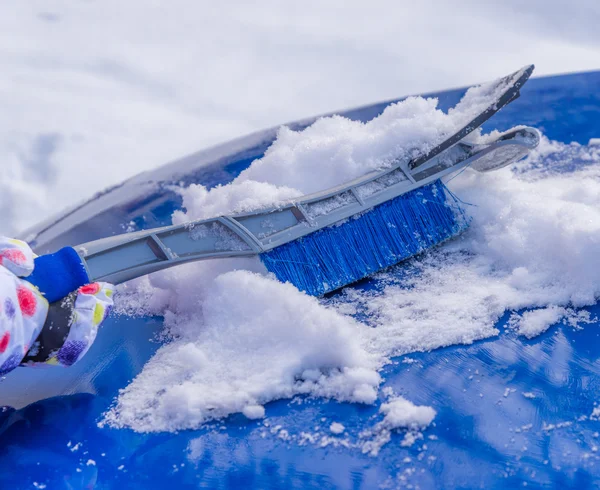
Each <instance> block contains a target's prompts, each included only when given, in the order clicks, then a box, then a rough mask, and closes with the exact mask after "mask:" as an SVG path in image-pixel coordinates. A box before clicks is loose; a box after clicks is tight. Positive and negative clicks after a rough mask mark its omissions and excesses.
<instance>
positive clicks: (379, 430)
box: [361, 396, 436, 456]
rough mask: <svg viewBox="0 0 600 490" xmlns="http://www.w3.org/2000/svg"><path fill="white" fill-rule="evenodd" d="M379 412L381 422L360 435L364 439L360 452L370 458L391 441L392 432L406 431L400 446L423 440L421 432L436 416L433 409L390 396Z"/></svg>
mask: <svg viewBox="0 0 600 490" xmlns="http://www.w3.org/2000/svg"><path fill="white" fill-rule="evenodd" d="M379 412H380V413H382V414H384V417H383V420H382V421H381V422H378V423H377V424H376V425H375V427H373V428H372V429H367V430H365V431H363V433H362V434H361V437H362V438H363V439H366V440H365V442H363V444H362V452H363V453H364V454H369V455H370V456H377V455H378V454H379V451H381V448H382V447H383V446H385V445H386V444H387V443H388V442H389V441H390V440H391V438H392V432H394V431H398V430H399V429H407V431H406V432H405V433H404V437H403V439H402V441H401V442H400V446H402V447H410V446H412V445H413V444H414V443H415V442H416V441H417V440H419V439H423V434H422V433H421V430H423V429H425V428H426V427H428V426H429V425H430V424H431V423H432V422H433V419H434V418H435V416H436V412H435V410H434V409H433V408H431V407H427V406H417V405H415V404H413V403H412V402H410V401H409V400H407V399H406V398H404V397H402V396H391V397H390V398H389V400H388V401H387V402H386V403H382V404H381V406H380V407H379ZM424 448H425V446H424Z"/></svg>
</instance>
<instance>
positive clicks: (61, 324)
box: [0, 237, 113, 376]
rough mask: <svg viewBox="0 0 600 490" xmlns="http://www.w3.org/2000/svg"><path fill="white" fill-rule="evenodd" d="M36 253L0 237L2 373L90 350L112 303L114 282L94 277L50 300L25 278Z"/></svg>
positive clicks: (66, 360) (67, 362)
mask: <svg viewBox="0 0 600 490" xmlns="http://www.w3.org/2000/svg"><path fill="white" fill-rule="evenodd" d="M33 259H34V255H33V252H32V251H31V249H30V248H29V246H28V245H27V244H26V243H25V242H22V241H20V240H12V239H10V238H4V237H0V376H2V375H4V374H6V373H8V372H9V371H11V370H13V369H14V368H15V367H17V366H18V365H19V364H21V365H27V366H29V365H35V364H54V365H62V366H71V365H73V364H74V363H76V362H77V361H78V360H79V359H81V357H83V355H84V354H85V353H86V352H87V351H88V349H89V348H90V346H91V345H92V343H93V342H94V340H95V338H96V334H97V333H98V327H99V326H100V324H101V323H102V321H103V320H104V319H105V318H106V316H107V315H108V312H109V309H110V307H111V306H112V304H113V301H112V293H113V291H112V289H113V286H112V285H111V284H108V283H102V282H96V283H92V284H88V285H86V286H83V287H81V288H79V290H78V291H75V292H73V293H72V294H71V295H69V296H67V297H66V298H65V299H63V300H62V301H57V302H56V303H52V304H50V305H49V304H48V302H47V301H46V299H45V298H44V297H43V296H42V295H41V294H40V292H39V291H38V290H37V288H36V287H35V286H33V285H31V284H29V283H28V282H27V281H26V280H25V279H21V277H26V276H28V275H29V274H31V272H32V271H33V267H34V263H33Z"/></svg>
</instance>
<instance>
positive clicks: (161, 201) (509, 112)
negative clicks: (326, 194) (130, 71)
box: [0, 72, 600, 489]
mask: <svg viewBox="0 0 600 490" xmlns="http://www.w3.org/2000/svg"><path fill="white" fill-rule="evenodd" d="M461 94H462V91H461V90H453V91H449V92H444V93H441V94H438V95H439V97H440V103H441V106H442V107H443V108H447V107H450V106H452V105H453V104H455V103H456V102H457V101H458V99H459V98H460V96H461ZM386 105H387V103H382V104H377V105H373V106H368V107H364V108H361V109H357V110H352V111H348V112H347V113H346V115H348V116H350V117H353V118H356V119H361V120H368V119H371V118H372V117H373V116H375V115H377V114H378V113H380V112H381V111H382V110H383V108H384V107H385V106H386ZM309 122H310V121H303V122H301V123H298V124H297V126H299V127H301V126H303V125H305V124H308V123H309ZM517 123H523V124H529V125H532V126H537V127H539V128H541V129H543V131H544V132H545V134H546V135H547V136H548V137H550V138H552V139H556V140H559V141H567V142H568V141H572V140H575V141H578V142H580V143H587V141H588V140H589V139H590V138H591V137H598V136H600V72H594V73H587V74H575V75H567V76H560V77H551V78H542V79H534V80H532V81H530V82H529V83H528V84H527V85H526V86H525V88H524V90H523V91H522V97H521V98H520V99H519V100H518V101H516V102H514V103H513V104H512V105H510V106H509V107H507V108H506V109H504V110H503V111H502V112H501V113H499V114H498V115H497V116H495V117H494V119H493V120H492V121H491V122H490V123H488V129H490V128H492V127H498V128H499V129H507V128H508V127H510V126H512V125H514V124H517ZM273 137H274V131H273V130H268V131H265V132H263V133H257V134H256V135H252V136H250V137H247V138H243V139H241V140H237V141H234V142H232V143H230V144H227V145H223V146H222V147H220V148H216V149H211V150H208V151H207V152H202V153H200V154H196V155H192V156H190V157H187V158H185V159H183V160H180V161H178V162H174V163H173V164H170V165H167V166H165V167H163V168H162V169H159V170H157V171H155V172H151V173H147V174H143V175H141V176H138V177H136V178H134V179H131V180H130V181H128V182H126V183H124V184H123V185H121V186H117V187H115V188H114V189H112V190H111V191H109V192H107V193H105V194H103V195H100V196H96V197H95V198H94V199H93V200H92V201H90V203H88V204H86V205H84V206H82V207H80V208H78V209H75V210H73V211H71V212H70V213H69V214H68V215H67V216H66V217H63V218H62V219H59V220H55V221H54V222H49V223H47V224H46V225H45V226H43V227H41V228H40V230H39V233H37V236H36V238H35V243H36V245H37V250H38V252H47V251H51V250H56V249H57V248H59V247H60V246H63V245H67V244H73V243H80V242H84V241H87V240H92V239H95V238H100V237H101V236H103V235H107V234H110V233H119V232H122V231H123V227H124V226H126V225H127V224H128V223H130V222H133V223H134V224H135V225H136V226H138V227H149V226H159V225H162V224H167V223H168V222H169V219H170V214H171V212H172V211H173V210H174V209H176V208H177V207H178V206H179V205H180V201H179V199H178V197H177V196H176V195H174V194H173V193H172V192H171V191H169V190H168V189H167V187H166V186H167V185H168V184H169V183H172V182H178V181H184V182H186V183H190V182H201V183H203V184H206V185H211V186H212V185H215V184H217V183H225V182H228V181H229V180H231V179H232V178H233V177H235V175H237V174H238V173H239V172H240V171H241V170H243V169H244V168H245V167H246V166H247V165H248V164H249V163H250V162H251V161H252V159H253V158H255V157H258V156H260V155H261V154H262V152H264V150H265V149H266V148H267V147H268V145H269V143H270V142H271V140H272V138H273ZM359 287H376V285H375V284H372V283H370V282H368V281H367V282H364V283H362V284H361V285H360V286H359ZM589 310H590V312H591V313H592V316H596V317H600V306H598V305H596V306H594V307H591V308H589ZM507 320H508V315H507V316H506V317H505V318H503V319H502V320H501V321H500V322H499V323H498V325H497V327H498V328H499V329H500V330H501V332H502V333H501V335H500V336H499V337H498V338H494V339H490V340H487V341H482V342H477V343H475V344H473V345H471V346H457V347H451V348H445V349H439V350H436V351H434V352H430V353H424V354H416V355H414V354H413V355H411V356H410V357H411V358H413V359H415V360H416V361H417V363H416V364H414V363H413V364H404V363H395V364H392V365H389V366H387V367H386V369H385V371H384V373H383V376H384V378H385V385H384V386H390V387H393V388H394V389H395V390H396V391H397V392H399V393H401V394H403V395H406V396H407V398H409V399H410V400H411V401H413V402H415V403H417V404H427V405H431V406H433V407H435V408H436V410H438V416H437V417H436V419H435V426H434V427H432V428H430V429H429V430H428V431H427V432H426V437H427V436H428V435H430V434H432V435H435V436H436V437H437V439H435V440H429V439H426V440H425V441H422V442H421V443H419V444H415V445H414V446H413V447H410V448H403V447H401V446H400V445H399V441H400V437H401V436H393V439H392V442H391V443H390V444H388V445H386V446H385V447H384V448H383V449H382V451H381V453H380V455H379V456H378V457H377V458H373V457H370V456H366V455H363V454H361V452H360V451H358V450H357V449H345V448H333V447H327V448H316V447H314V446H312V445H308V446H303V447H301V446H298V445H297V444H290V443H287V442H285V441H283V440H281V439H278V438H276V437H271V436H267V437H265V438H263V437H262V435H261V434H262V433H263V432H264V427H262V425H260V423H257V422H251V421H248V420H246V419H245V418H244V417H242V416H233V417H230V418H229V419H227V420H226V421H224V422H222V423H216V424H211V425H210V426H208V427H205V428H203V429H201V430H197V431H184V432H181V433H178V434H149V435H148V434H136V433H134V432H132V431H129V430H115V429H107V428H99V427H98V426H97V421H98V419H99V417H100V415H101V414H102V413H103V411H105V410H106V408H107V407H108V406H110V404H111V402H112V400H113V399H114V397H115V395H116V394H117V392H118V390H119V389H120V388H122V387H124V386H126V385H127V383H128V382H129V381H130V380H131V379H132V378H133V377H134V376H135V375H136V374H137V373H138V372H139V371H140V369H141V367H142V366H143V364H144V362H145V361H146V360H148V359H149V358H150V357H151V356H152V354H153V352H155V350H156V349H157V348H158V346H159V344H158V343H157V342H156V341H154V340H153V338H154V335H155V334H156V333H157V332H158V331H160V328H161V323H160V319H156V318H142V319H132V318H125V317H112V318H110V319H109V320H108V321H107V322H106V324H105V325H104V327H103V329H102V330H101V332H100V334H99V337H98V341H97V342H96V344H95V345H94V346H93V348H92V349H91V350H90V352H89V353H88V355H87V356H86V357H85V359H84V360H83V361H82V362H81V363H80V364H79V365H76V366H75V367H73V368H70V369H68V370H61V369H50V370H49V369H45V370H31V369H19V370H17V371H16V372H14V373H12V374H11V375H10V376H9V377H7V379H6V380H5V381H4V382H3V383H1V384H0V405H5V404H7V405H11V406H12V407H14V408H7V409H5V410H4V411H3V412H1V413H0V488H33V485H34V482H36V483H37V484H38V485H39V484H45V485H46V488H52V489H55V488H58V489H62V488H64V489H71V488H165V487H171V488H200V487H201V488H291V487H295V488H321V489H325V488H374V487H377V486H379V485H382V484H383V485H388V486H389V487H391V488H396V487H407V486H408V485H414V486H419V487H420V488H456V487H460V488H511V487H521V486H522V485H523V484H524V483H527V484H528V488H532V487H533V488H540V487H544V488H592V487H595V486H596V484H597V483H598V482H599V481H600V461H599V460H598V456H597V454H598V452H596V447H597V446H599V447H600V435H599V434H598V432H600V422H598V421H593V420H590V419H589V418H587V417H586V418H585V419H580V417H581V416H589V415H590V414H591V412H592V410H593V408H594V402H596V401H597V396H598V395H597V393H598V387H599V383H600V377H599V374H600V373H599V371H600V364H599V362H598V359H599V358H600V339H599V333H598V332H599V331H598V329H597V327H598V324H596V325H587V326H586V327H585V328H584V329H583V330H573V329H572V328H570V327H565V326H561V327H558V328H552V329H550V331H548V332H547V333H545V334H543V335H541V336H539V337H536V338H535V339H533V340H531V341H527V340H523V339H522V338H517V337H516V336H515V335H514V333H511V332H510V331H507V330H505V326H506V322H507ZM507 386H509V387H510V388H512V389H515V390H516V391H515V393H514V394H511V395H509V396H507V397H505V396H504V392H505V389H506V387H507ZM523 392H533V393H535V395H536V397H535V398H526V397H524V396H522V393H523ZM376 411H377V408H376V407H365V406H358V405H351V404H340V403H335V402H324V401H317V400H311V401H306V402H305V403H302V404H290V403H289V402H288V401H281V402H275V403H271V404H269V405H268V407H267V414H268V416H269V420H270V422H271V423H272V424H274V425H275V424H278V423H281V424H282V425H284V426H285V427H286V429H288V430H289V431H290V433H292V434H293V433H296V434H297V433H299V432H301V431H303V430H306V429H307V428H314V427H315V426H321V427H328V426H329V424H330V423H331V422H332V421H334V420H335V421H343V423H344V425H345V426H346V429H347V431H348V433H350V434H354V435H356V434H357V433H358V431H360V430H361V428H364V426H365V421H366V420H368V419H369V418H370V417H372V416H374V415H375V414H376ZM322 419H324V421H323V420H322ZM372 420H373V419H371V422H372ZM548 424H554V425H555V427H554V428H552V427H549V426H548ZM597 431H598V432H597ZM423 443H425V444H427V450H426V451H421V450H420V449H421V448H422V445H423ZM420 454H423V456H422V457H421V456H420ZM406 457H410V458H411V462H410V464H408V463H404V462H403V461H404V459H405V458H406ZM91 461H93V463H92V462H91ZM407 469H410V470H409V471H407Z"/></svg>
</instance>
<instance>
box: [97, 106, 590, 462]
mask: <svg viewBox="0 0 600 490" xmlns="http://www.w3.org/2000/svg"><path fill="white" fill-rule="evenodd" d="M458 119H460V118H458V116H457V115H456V114H455V115H445V114H443V113H442V112H440V111H438V110H437V109H435V103H434V102H433V101H427V100H423V99H416V98H413V99H408V100H407V101H405V102H402V103H400V104H396V105H394V106H391V107H389V108H388V109H387V110H386V111H385V112H384V113H383V114H382V115H381V116H379V117H378V118H376V119H374V120H373V121H371V122H369V123H366V124H363V123H360V122H353V121H349V120H346V119H343V118H340V117H333V118H324V119H321V120H319V121H317V122H316V123H315V124H314V125H313V126H311V127H309V128H307V129H306V130H304V131H302V132H293V131H290V130H289V129H282V130H281V131H280V135H279V139H278V140H277V142H276V143H274V145H273V146H272V147H271V148H270V149H269V151H268V152H267V154H266V155H265V157H264V158H262V159H260V160H257V161H255V162H253V164H252V165H251V166H250V167H249V168H248V169H247V170H246V171H245V172H243V173H242V174H241V175H240V176H239V177H238V179H236V180H235V181H234V182H233V183H232V184H230V185H227V186H221V187H216V188H214V189H211V190H207V189H205V188H204V187H202V186H191V187H190V188H188V189H186V190H183V191H182V194H183V196H184V205H185V207H186V209H187V213H183V212H177V213H176V214H175V216H174V220H175V221H179V222H180V221H182V220H186V219H193V218H201V217H206V216H209V215H215V214H220V213H224V212H228V211H241V210H246V209H250V208H253V209H254V208H256V207H258V206H263V205H266V204H270V203H272V202H274V201H281V200H286V199H289V198H292V197H294V196H295V195H297V194H298V193H306V192H312V191H315V190H318V189H320V188H323V187H327V186H330V185H333V184H335V183H339V182H341V181H344V180H347V179H349V178H353V177H355V176H357V175H360V174H361V173H365V172H367V171H370V170H373V169H375V168H378V167H380V166H384V165H387V164H389V162H390V161H391V160H392V159H394V158H410V157H411V156H414V155H415V154H418V153H419V152H422V151H425V149H426V148H427V147H428V145H429V144H431V142H432V141H437V138H439V137H441V135H443V134H446V133H448V132H453V130H455V129H457V128H456V127H455V124H456V121H457V120H458ZM453 121H454V122H453ZM477 138H479V136H477V135H476V136H475V137H474V139H477ZM397 142H399V143H398V144H396V143H397ZM544 162H545V164H544ZM569 165H571V166H573V165H574V166H575V168H572V169H571V168H569ZM517 170H518V171H512V170H511V169H510V168H505V169H502V170H500V171H498V172H493V173H489V174H478V173H476V172H475V171H472V170H467V171H465V172H463V173H462V174H461V175H460V176H459V177H458V178H456V179H454V180H452V182H451V183H450V184H449V185H450V187H451V188H452V190H453V191H455V192H456V193H457V194H459V195H460V196H461V198H463V199H464V200H465V201H467V202H471V203H476V205H477V206H468V207H467V211H468V212H469V213H471V215H472V218H473V222H472V226H471V229H470V231H469V232H467V233H466V234H465V235H464V236H463V237H462V238H461V239H458V240H455V241H453V242H451V243H448V244H447V245H445V246H444V247H442V248H440V249H438V250H436V251H433V252H432V253H430V254H427V255H425V256H423V257H420V258H418V259H416V260H413V261H411V262H409V263H408V264H403V265H402V266H401V267H397V268H396V269H395V270H393V271H391V272H388V273H385V274H380V275H379V276H378V281H379V283H380V286H381V287H380V290H379V291H376V292H364V291H363V292H360V291H357V290H353V289H349V290H347V291H346V293H345V294H344V295H341V296H338V297H335V298H334V299H330V300H320V301H317V300H315V299H313V298H309V297H307V296H305V295H304V294H302V293H300V292H299V291H298V290H296V289H295V288H294V287H292V286H291V285H289V284H288V285H285V284H280V283H278V282H276V281H274V280H273V279H271V278H269V277H268V276H267V277H265V276H263V275H260V274H257V272H262V273H264V269H263V267H262V264H260V262H259V261H258V260H257V259H237V260H233V259H231V260H218V261H210V262H202V263H196V264H190V265H186V266H184V267H181V268H176V269H172V270H169V271H165V272H161V273H157V274H154V275H152V276H150V277H149V278H145V279H142V280H140V281H138V284H137V286H136V285H130V286H128V287H126V288H124V289H122V290H121V293H123V292H124V291H125V292H127V291H129V293H128V294H127V295H126V296H124V295H123V294H121V298H122V299H121V308H122V309H123V310H126V311H132V310H135V309H139V311H140V312H149V313H154V314H162V315H164V317H165V326H166V330H165V335H166V336H167V337H168V338H169V339H171V342H170V343H168V344H167V345H165V346H163V347H162V348H161V349H160V350H159V351H158V353H157V354H156V356H155V357H154V358H153V359H152V360H151V361H150V362H149V363H148V364H147V365H146V366H145V367H144V369H143V371H142V372H141V373H140V374H139V375H138V377H137V378H136V379H135V380H134V381H133V382H132V383H131V384H130V385H129V386H128V387H127V388H126V389H125V390H124V391H123V392H122V393H121V395H120V396H119V398H118V400H117V402H116V405H115V406H114V408H113V409H112V410H111V411H110V412H109V413H108V414H107V415H106V420H105V421H106V422H108V423H109V424H110V425H113V426H118V427H125V426H127V427H131V428H133V429H135V430H139V431H160V430H179V429H185V428H195V427H198V426H199V425H201V424H202V423H204V422H205V421H207V420H211V419H214V418H221V417H225V416H227V415H229V414H232V413H238V412H241V413H243V414H244V415H246V416H247V417H248V418H251V419H255V418H261V417H263V416H264V404H265V403H267V402H269V401H271V400H275V399H280V398H290V397H293V396H294V395H297V394H307V395H314V396H324V397H330V398H335V399H338V400H346V401H353V402H363V403H372V402H374V401H375V400H376V398H377V388H378V386H379V384H380V377H379V375H378V369H379V368H380V367H381V366H382V365H384V364H385V363H387V362H388V361H389V358H390V356H393V355H398V354H405V353H409V352H414V351H426V350H430V349H434V348H437V347H441V346H447V345H452V344H457V343H470V342H473V341H475V340H477V339H482V338H486V337H490V336H493V335H497V334H498V331H497V329H496V328H495V326H494V325H495V323H496V321H497V320H498V319H499V318H500V316H501V315H503V314H504V312H505V311H506V310H518V309H522V308H526V307H535V308H544V309H545V310H540V311H544V312H545V313H543V314H542V313H541V312H538V313H533V314H532V315H529V316H524V317H522V321H521V327H520V328H521V329H522V333H523V334H525V335H534V334H535V333H536V332H541V331H542V330H543V329H544V328H546V327H547V326H549V325H550V324H551V323H552V320H553V318H554V317H556V318H558V314H559V313H560V311H561V310H560V309H561V308H563V307H565V306H567V305H569V304H571V305H572V306H582V305H587V304H591V303H593V302H594V301H595V298H596V297H598V296H600V255H599V254H598V253H597V251H598V247H599V246H600V158H599V155H598V154H597V152H595V151H594V150H593V149H592V148H589V147H583V146H580V145H561V144H556V143H550V142H548V141H544V142H543V144H542V148H541V149H540V151H539V152H537V153H536V155H534V157H533V158H530V159H529V160H528V161H527V162H525V163H524V164H520V165H519V166H518V167H517ZM316 176H318V178H317V177H316ZM292 186H293V187H292ZM567 251H568V252H567ZM236 269H238V270H236ZM239 269H244V270H239ZM132 291H133V292H132ZM125 300H126V301H125ZM553 308H556V310H554V309H553ZM551 312H552V313H553V315H554V317H553V318H550V317H549V313H551ZM355 313H361V318H365V319H366V320H365V323H359V322H357V321H355V320H353V319H351V318H350V317H349V316H348V315H351V314H355ZM557 321H558V320H557ZM372 327H376V328H372ZM384 407H386V408H382V410H384V413H385V419H384V422H382V423H381V424H382V425H380V426H379V428H380V429H381V430H380V431H379V432H378V433H377V434H378V435H377V437H376V439H377V440H378V441H379V442H377V443H373V444H375V445H374V446H373V447H372V448H371V449H368V450H367V452H369V453H371V452H373V450H375V451H378V449H377V448H376V446H377V444H379V443H385V442H384V440H385V439H386V438H389V434H390V433H391V430H392V429H393V428H396V427H397V426H398V425H397V424H395V423H394V421H396V422H397V423H398V424H402V423H404V424H405V425H407V426H410V425H411V423H412V422H411V420H412V421H413V422H414V423H419V425H426V424H425V422H426V420H427V419H429V418H432V417H433V415H432V414H434V412H433V410H432V409H428V410H425V409H424V408H423V407H417V408H414V409H413V408H411V405H410V402H408V401H406V400H403V401H398V402H397V403H394V404H391V405H390V404H389V403H388V404H385V405H384ZM411 414H412V415H411ZM413 415H414V417H413ZM386 420H387V421H386ZM386 431H387V435H386ZM419 434H420V433H419V432H415V431H414V430H409V431H408V432H407V435H406V436H405V440H404V444H405V445H410V444H412V442H414V441H415V440H416V438H418V437H419ZM379 436H381V437H379ZM379 447H381V445H379ZM373 448H374V449H373Z"/></svg>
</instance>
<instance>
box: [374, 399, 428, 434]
mask: <svg viewBox="0 0 600 490" xmlns="http://www.w3.org/2000/svg"><path fill="white" fill-rule="evenodd" d="M379 411H380V412H381V413H383V414H385V417H384V418H383V422H382V424H383V425H384V426H385V427H387V428H388V429H398V428H407V429H421V428H423V427H427V426H428V425H429V424H431V422H433V419H434V418H435V410H434V409H433V408H431V407H426V406H417V405H414V404H413V403H412V402H410V401H408V400H407V399H406V398H403V397H401V396H399V397H396V398H393V399H391V400H390V401H388V402H387V403H383V404H382V405H381V407H380V408H379Z"/></svg>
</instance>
